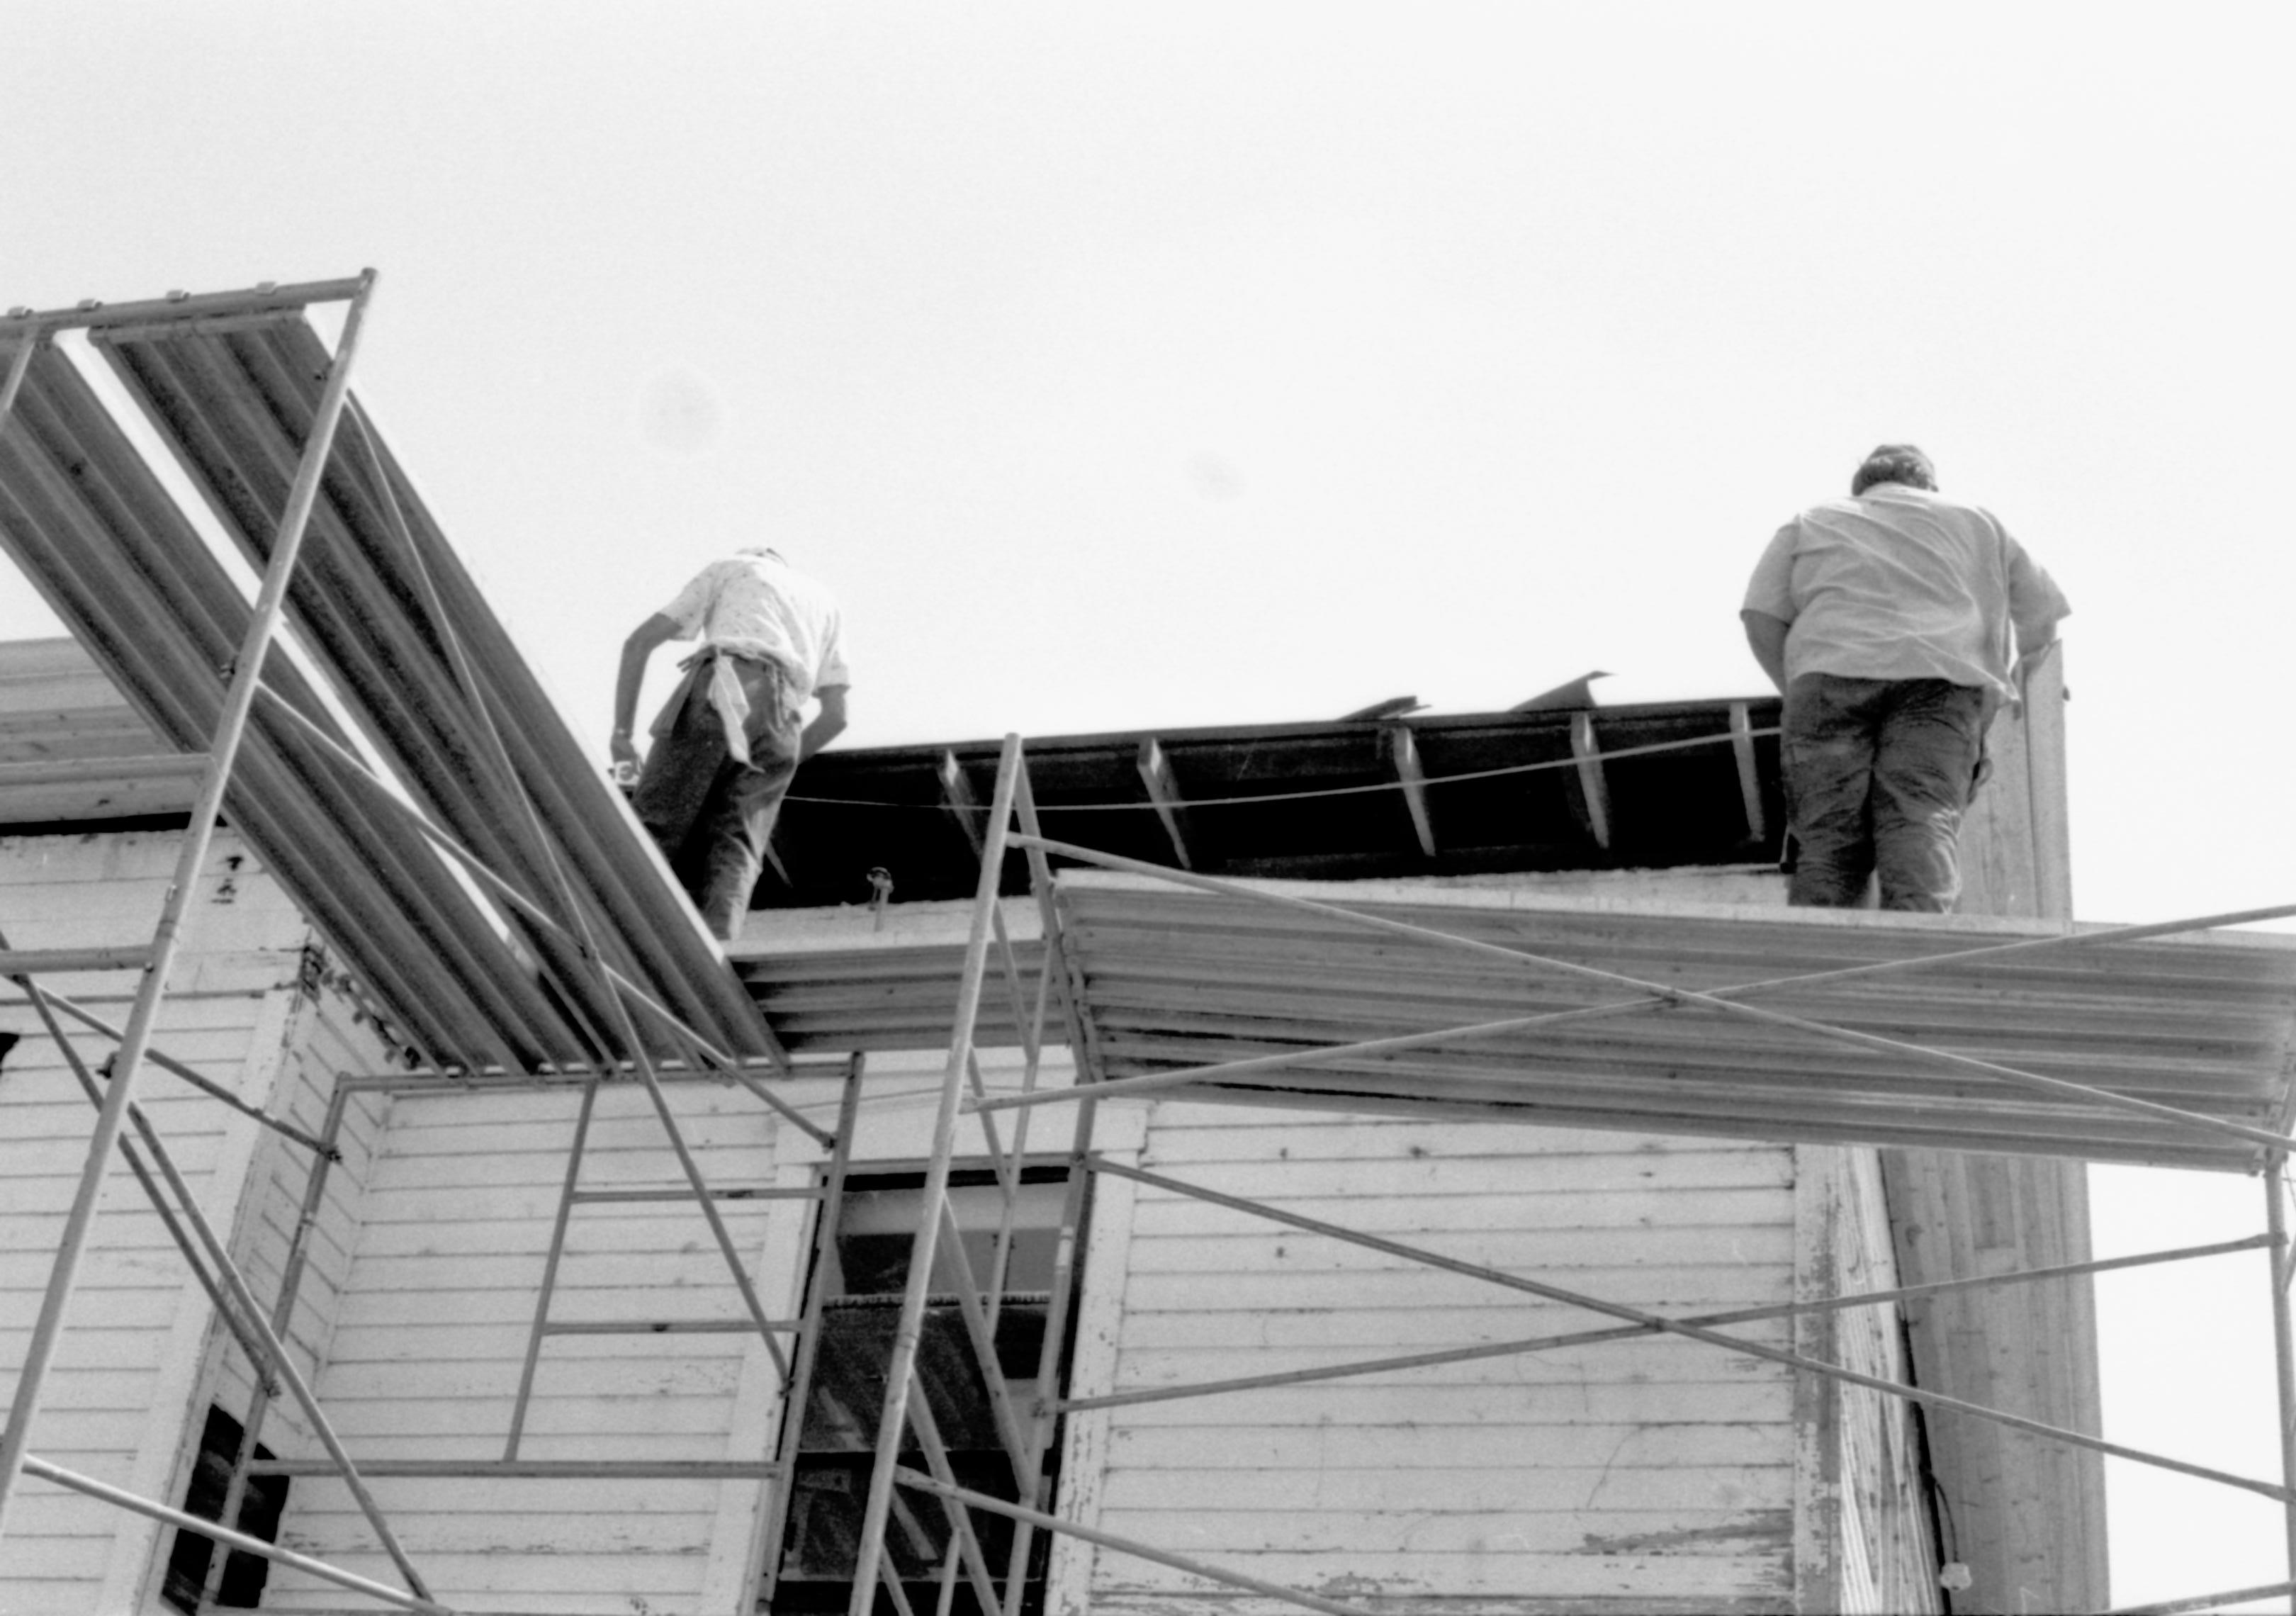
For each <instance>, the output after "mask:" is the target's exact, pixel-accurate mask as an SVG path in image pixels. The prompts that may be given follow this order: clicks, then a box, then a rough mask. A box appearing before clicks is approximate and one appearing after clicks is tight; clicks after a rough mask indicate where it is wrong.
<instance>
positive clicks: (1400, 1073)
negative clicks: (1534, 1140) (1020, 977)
mask: <svg viewBox="0 0 2296 1616" xmlns="http://www.w3.org/2000/svg"><path fill="white" fill-rule="evenodd" d="M1484 897H1485V895H1470V894H1464V893H1460V894H1453V895H1449V896H1448V897H1447V899H1446V900H1445V901H1441V902H1432V901H1431V902H1423V903H1379V904H1369V903H1358V904H1357V905H1356V906H1358V907H1361V908H1364V909H1365V910H1369V911H1374V912H1376V913H1377V914H1379V915H1383V916H1386V917H1389V918H1392V919H1396V920H1401V921H1405V922H1408V923H1415V924H1419V925H1424V926H1428V927H1431V928H1433V929H1436V930H1439V931H1447V932H1449V933H1453V934H1455V935H1458V936H1464V937H1469V938H1473V939H1479V940H1481V941H1483V942H1487V943H1494V944H1497V945H1500V946H1502V947H1509V948H1513V949H1519V950H1522V951H1525V952H1528V953H1532V954H1540V955H1546V956H1551V957H1554V958H1559V959H1563V960H1569V961H1573V962H1577V963H1579V964H1586V965H1591V966H1595V967H1597V968H1600V969H1603V970H1608V971H1614V972H1620V973H1623V974H1625V975H1628V976H1632V977H1635V978H1637V979H1640V980H1646V981H1652V982H1659V983H1664V984H1668V985H1672V986H1677V987H1681V988H1692V989H1703V988H1716V987H1721V986H1726V985H1729V984H1733V983H1738V982H1747V981H1755V980H1766V979H1769V978H1775V977H1786V976H1792V975H1797V974H1801V973H1806V972H1819V971H1825V970H1829V969H1833V968H1835V967H1839V966H1844V965H1851V964H1862V963H1866V962H1870V961H1879V960H1890V959H1904V958H1910V957H1915V956H1923V955H1929V954H1936V953H1940V952H1946V951H1949V950H1952V949H1955V948H1964V947H1974V946H1977V945H1980V944H1983V943H1989V942H1998V941H2004V940H2008V939H2012V938H2014V937H2017V936H2021V935H2022V936H2043V935H2053V934H2054V933H2055V932H2056V931H2058V930H2059V929H2058V928H2054V927H2050V926H2047V925H2046V924H2044V925H2038V926H2028V925H2021V924H2019V923H2008V922H1977V921H1971V920H1967V919H1960V918H1956V919H1945V918H1938V919H1931V918H1929V917H1903V916H1883V915H1863V914H1828V915H1812V914H1810V913H1808V912H1805V911H1793V912H1784V913H1778V914H1760V913H1752V912H1723V911H1717V912H1713V913H1710V914H1706V915H1692V914H1682V913H1668V914H1663V915H1661V914H1633V913H1628V912H1623V911H1619V910H1603V909H1595V908H1589V907H1586V906H1577V907H1572V906H1530V905H1529V904H1526V903H1524V902H1522V901H1521V899H1520V898H1517V897H1515V896H1513V895H1503V896H1498V897H1497V898H1496V901H1492V900H1489V899H1488V898H1486V900H1485V901H1476V899H1477V898H1484ZM1060 903H1061V906H1062V914H1063V915H1064V926H1065V928H1066V930H1067V932H1068V935H1069V938H1070V945H1071V947H1072V948H1073V950H1074V955H1075V957H1076V958H1077V960H1078V962H1079V963H1080V965H1081V969H1082V972H1083V975H1084V978H1085V997H1086V999H1087V1005H1088V1013H1089V1017H1090V1021H1091V1023H1092V1027H1093V1032H1094V1037H1095V1043H1096V1045H1097V1046H1098V1049H1099V1051H1100V1054H1101V1056H1102V1059H1103V1062H1104V1066H1105V1071H1106V1074H1107V1075H1108V1076H1110V1077H1119V1076H1126V1075H1130V1074H1133V1073H1140V1072H1150V1071H1157V1070H1173V1069H1177V1068H1182V1067H1185V1066H1190V1065H1197V1064H1209V1063H1211V1062H1219V1061H1227V1060H1235V1059H1240V1058H1243V1057H1247V1056H1251V1055H1255V1054H1275V1053H1280V1052H1284V1051H1289V1050H1296V1049H1299V1048H1300V1047H1302V1046H1314V1045H1319V1044H1341V1043H1349V1042H1355V1041H1358V1040H1365V1039H1370V1038H1382V1037H1389V1036H1393V1035H1397V1034H1402V1033H1414V1032H1422V1031H1433V1030H1438V1029H1442V1028H1445V1027H1453V1026H1464V1025H1467V1024H1470V1023H1474V1022H1480V1021H1497V1020H1502V1019H1506V1018H1510V1017H1516V1016H1528V1015H1536V1014H1542V1013H1548V1012H1554V1011H1562V1010H1572V1009H1577V1008H1579V1007H1582V1006H1587V1005H1599V1004H1605V1003H1610V1002H1613V1001H1616V1000H1618V999H1620V998H1622V997H1632V995H1631V993H1630V992H1629V991H1626V990H1622V989H1620V988H1617V987H1613V986H1611V985H1607V984H1604V983H1601V982H1596V981H1589V980H1583V979H1577V978H1571V977H1567V976H1564V975H1562V974H1561V973H1559V972H1554V971H1553V970H1551V969H1542V968H1539V967H1537V966H1534V965H1530V964H1525V965H1524V966H1522V967H1520V968H1518V967H1516V966H1513V965H1512V964H1508V963H1507V962H1505V961H1501V960H1495V959H1492V958H1489V957H1488V956H1477V955H1474V954H1471V953H1467V952H1464V951H1460V950H1456V949H1452V948H1449V947H1444V946H1441V945H1439V944H1436V943H1432V942H1426V941H1418V940H1415V939H1410V938H1406V937H1403V936H1398V935H1396V934H1393V933H1383V932H1380V931H1372V930H1368V929H1364V930H1358V929H1355V928H1353V927H1350V926H1349V925H1346V924H1345V923H1341V922H1337V921H1334V920H1332V919H1328V918H1324V917H1319V916H1316V915H1308V914H1303V913H1301V912H1299V911H1296V910H1288V909H1279V908H1275V907H1271V906H1266V905H1262V904H1256V903H1253V902H1251V901H1249V900H1247V899H1244V898H1234V897H1226V896H1215V895H1210V894H1205V893H1201V892H1188V891H1177V890H1172V889H1170V888H1168V887H1158V886H1157V884H1156V883H1154V882H1144V881H1140V882H1135V881H1129V880H1126V879H1123V878H1114V877H1089V878H1063V880H1062V883H1061V891H1060ZM1760 1002H1761V1004H1762V1005H1764V1006H1765V1007H1767V1008H1769V1009H1773V1010H1776V1011H1781V1012H1784V1013H1790V1014H1793V1015H1798V1016H1803V1017H1807V1018H1808V1019H1811V1020H1814V1021H1827V1022H1831V1023H1833V1024H1837V1025H1841V1026H1845V1027H1849V1028H1850V1029H1856V1030H1858V1031H1862V1032H1867V1033H1872V1034H1877V1035H1880V1036H1882V1037H1885V1038H1893V1039H1898V1040H1904V1041H1907V1042H1912V1043H1915V1044H1922V1045H1927V1046H1935V1047H1938V1048H1940V1049H1948V1050H1951V1051H1953V1052H1956V1053H1958V1054H1967V1055H1972V1056H1975V1057H1978V1058H1980V1059H1982V1060H1987V1061H1992V1062H1999V1063H2002V1064H2005V1065H2008V1066H2013V1067H2016V1068H2018V1069H2020V1070H2029V1071H2033V1072H2037V1073H2039V1074H2042V1075H2044V1076H2048V1077H2054V1078H2059V1079H2067V1080H2071V1081H2074V1082H2079V1083H2084V1084H2090V1085H2095V1086H2098V1087H2104V1088H2108V1089H2112V1090H2114V1091H2116V1092H2119V1093H2121V1094H2126V1095H2136V1096H2138V1097H2141V1098H2144V1099H2147V1100H2151V1101H2154V1102H2156V1103H2166V1104H2169V1105H2174V1106H2177V1107H2179V1108H2183V1109H2187V1110H2191V1111H2194V1112H2200V1113H2202V1114H2205V1115H2208V1116H2211V1117H2214V1118H2218V1119H2221V1120H2230V1121H2235V1122H2238V1123H2242V1124H2245V1125H2248V1126H2251V1127H2259V1128H2272V1127H2275V1126H2276V1124H2277V1121H2278V1119H2279V1118H2280V1116H2281V1114H2282V1112H2283V1108H2284V1105H2285V1103H2286V1102H2287V1098H2288V1094H2289V1060H2290V1053H2291V1030H2292V1029H2291V1018H2292V1005H2296V939H2281V938H2276V937H2267V936H2260V935H2236V934H2230V933H2218V934H2215V935H2211V936H2206V937H2194V938H2171V939H2154V940H2151V941H2141V942H2128V943H2116V944H2112V945H2108V946H2104V947H2095V948H2084V949H2079V950H2060V951H2055V952H2051V953H2045V954H2040V955H2036V956H2028V957H2023V958H2020V957H2018V956H2011V957H2010V958H2008V959H2005V960H1999V961H1992V962H1985V963H1972V964H1964V965H1959V966H1933V967H1928V968H1924V969H1923V970H1920V971H1915V972H1896V973H1885V974H1882V975H1877V976H1873V977H1867V978H1864V979H1858V980H1851V981H1849V982H1842V983H1837V984H1833V985H1830V986H1825V987H1819V988H1805V989H1801V990H1799V991H1786V992H1779V993H1775V994H1768V995H1765V996H1763V997H1762V998H1761V1001H1760ZM1263 1081H1264V1082H1266V1083H1267V1084H1269V1085H1272V1086H1274V1087H1277V1088H1278V1089H1280V1090H1281V1091H1282V1092H1283V1093H1285V1094H1286V1095H1297V1096H1299V1097H1300V1098H1314V1097H1318V1096H1320V1097H1324V1098H1336V1097H1341V1096H1344V1097H1347V1098H1349V1099H1350V1100H1355V1101H1359V1102H1371V1103H1381V1104H1382V1106H1391V1105H1401V1106H1403V1107H1406V1108H1408V1107H1409V1106H1411V1105H1414V1104H1418V1103H1426V1102H1431V1101H1432V1102H1448V1103H1464V1104H1475V1105H1480V1106H1482V1107H1484V1108H1486V1109H1487V1110H1488V1112H1490V1113H1491V1114H1493V1115H1494V1116H1496V1117H1505V1118H1508V1119H1511V1120H1518V1121H1525V1122H1547V1123H1553V1124H1557V1125H1563V1126H1587V1127H1607V1128H1638V1129H1648V1130H1652V1131H1660V1132H1672V1133H1697V1134H1719V1135H1727V1136H1761V1137H1768V1138H1782V1137H1783V1138H1816V1139H1834V1140H1841V1141H1847V1142H1861V1143H1881V1144H1926V1145H1935V1146H1939V1147H1945V1148H1954V1149H1962V1150H2005V1151H2015V1152H2021V1153H2038V1154H2056V1155H2068V1156H2081V1157H2086V1158H2088V1159H2091V1160H2104V1161H2141V1162H2153V1163H2161V1164H2173V1165H2184V1166H2193V1167H2206V1168H2216V1169H2235V1170H2252V1169H2254V1168H2255V1167H2256V1165H2257V1163H2258V1160H2259V1152H2258V1150H2257V1149H2256V1148H2255V1147H2253V1146H2251V1145H2249V1144H2244V1143H2243V1142H2242V1141H2240V1140H2237V1139H2234V1138H2230V1137H2226V1136H2220V1135H2214V1134H2210V1133H2208V1132H2205V1131H2203V1130H2201V1129H2197V1128H2188V1127H2180V1126H2178V1125H2177V1124H2176V1123H2174V1122H2172V1121H2167V1120H2156V1119H2151V1118H2145V1117H2141V1116H2136V1115H2132V1114H2129V1113H2127V1112H2120V1111H2116V1110H2113V1109H2112V1108H2110V1107H2107V1106H2104V1105H2101V1104H2098V1103H2093V1102H2084V1101H2081V1100H2079V1099H2077V1098H2061V1097H2058V1096H2055V1095H2046V1094H2041V1093H2037V1092H2035V1091H2033V1090H2031V1089H2029V1088H2022V1087H2013V1086H2011V1085H2008V1084H2005V1083H2000V1082H1997V1081H1994V1080H1992V1079H1986V1078H1983V1077H1981V1076H1978V1075H1975V1074H1964V1073H1957V1072H1955V1071H1953V1070H1948V1069H1946V1068H1943V1067H1941V1066H1939V1065H1935V1064H1932V1063H1929V1062H1922V1061H1920V1060H1919V1059H1917V1058H1915V1057H1912V1056H1906V1055H1897V1054H1886V1053H1881V1052H1869V1051H1867V1050H1864V1049H1857V1048H1850V1047H1847V1046H1842V1045H1840V1044H1837V1043H1833V1042H1829V1041H1824V1040H1821V1039H1819V1038H1816V1037H1814V1036H1811V1035H1809V1034H1807V1033H1803V1032H1800V1031H1798V1030H1796V1029H1788V1028H1780V1027H1775V1026H1767V1025H1763V1024H1760V1023H1758V1022H1753V1021H1745V1020H1743V1019H1740V1018H1736V1017H1730V1016H1725V1015H1723V1014H1721V1013H1715V1012H1710V1011H1698V1010H1692V1009H1673V1010H1667V1011H1663V1012H1657V1013H1642V1014H1637V1015H1634V1016H1629V1017H1623V1018H1616V1019H1611V1020H1604V1021H1594V1022H1587V1023H1583V1024H1579V1025H1575V1026H1573V1025H1567V1024H1566V1025H1564V1026H1562V1027H1557V1028H1552V1029H1544V1030H1543V1031H1540V1032H1538V1033H1536V1034H1530V1033H1526V1034H1521V1035H1516V1036H1513V1037H1508V1038H1488V1039H1477V1040H1472V1041H1468V1040H1462V1041H1461V1042H1459V1043H1458V1044H1456V1046H1437V1047H1434V1048H1431V1049H1418V1050H1413V1051H1411V1052H1408V1053H1406V1054H1398V1055H1391V1056H1388V1057H1385V1058H1369V1059H1355V1060H1350V1061H1346V1062H1328V1063H1319V1064H1316V1065H1314V1066H1310V1067H1307V1068H1303V1069H1299V1070H1292V1071H1289V1072H1284V1073H1271V1074H1268V1076H1267V1078H1266V1079H1263ZM1188 1092H1190V1093H1195V1092H1197V1091H1193V1090H1191V1091H1188ZM1266 1095H1267V1089H1266V1088H1265V1087H1262V1088H1258V1089H1252V1090H1246V1089H1244V1088H1242V1087H1233V1088H1226V1089H1224V1090H1218V1091H1207V1092H1205V1093H1204V1094H1202V1095H1200V1097H1222V1098H1235V1099H1245V1098H1247V1096H1248V1097H1249V1098H1250V1099H1251V1101H1252V1102H1254V1103H1267V1099H1266Z"/></svg>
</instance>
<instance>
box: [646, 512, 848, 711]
mask: <svg viewBox="0 0 2296 1616" xmlns="http://www.w3.org/2000/svg"><path fill="white" fill-rule="evenodd" d="M661 615H662V616H664V617H666V618H668V619H669V620H670V621H671V622H673V623H675V624H676V625H677V636H676V637H677V638H679V639H681V640H690V639H693V638H694V637H695V636H697V635H698V636H701V639H702V640H703V642H704V643H706V644H711V645H717V646H720V647H722V648H724V649H725V650H727V651H730V652H734V654H736V655H738V656H748V657H758V658H760V659H762V660H766V661H768V662H771V663H773V664H774V665H775V667H777V668H779V669H781V670H782V676H783V680H784V681H785V683H786V685H787V686H788V695H789V698H790V701H791V703H792V704H794V705H799V706H801V705H803V704H804V702H805V701H806V700H807V698H808V697H809V696H811V695H812V694H813V693H814V692H815V691H816V690H827V689H830V688H832V687H833V686H836V685H850V684H852V683H853V676H852V674H851V673H850V672H849V670H848V669H847V668H846V666H845V648H844V644H843V639H844V631H843V625H842V620H841V619H840V616H839V613H838V610H837V603H836V602H835V601H834V600H832V598H831V597H830V594H829V591H828V590H826V589H824V588H823V587H821V585H819V584H818V583H816V582H815V581H814V580H813V579H812V578H808V577H807V576H806V575H805V574H804V573H802V572H799V570H797V569H796V568H794V567H792V566H791V565H790V564H789V563H788V562H785V561H783V559H782V558H781V557H780V556H778V555H776V554H774V553H773V552H772V551H770V550H742V551H739V552H737V553H736V554H733V555H729V556H727V557H726V559H725V560H724V561H717V562H710V563H709V565H708V566H706V567H704V568H703V569H702V570H701V571H700V572H698V573H696V574H695V575H694V578H693V582H691V583H689V584H687V585H686V586H685V588H683V589H681V590H679V591H678V592H677V598H676V600H674V601H672V602H670V603H669V604H668V605H667V606H664V607H663V608H662V609H661Z"/></svg>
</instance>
